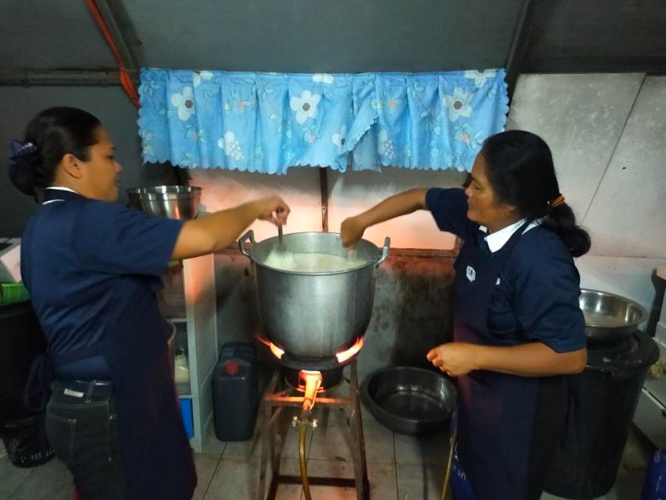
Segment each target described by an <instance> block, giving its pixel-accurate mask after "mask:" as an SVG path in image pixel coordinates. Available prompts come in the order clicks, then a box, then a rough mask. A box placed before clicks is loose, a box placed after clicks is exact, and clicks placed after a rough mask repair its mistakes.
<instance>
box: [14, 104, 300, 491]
mask: <svg viewBox="0 0 666 500" xmlns="http://www.w3.org/2000/svg"><path fill="white" fill-rule="evenodd" d="M11 147H12V153H11V156H10V162H9V171H10V177H11V180H12V182H13V183H14V184H15V185H16V187H17V188H18V189H20V190H21V191H22V192H23V193H25V194H27V195H30V196H34V197H35V198H41V200H42V207H41V208H40V209H39V211H38V212H37V214H36V215H34V216H33V217H32V218H31V219H30V221H29V222H28V225H27V227H26V228H25V232H24V234H23V238H22V242H21V243H22V245H21V270H22V274H23V280H24V282H25V285H26V287H27V288H28V290H29V291H30V295H31V299H32V305H33V308H34V309H35V312H36V313H37V316H38V318H39V321H40V323H41V326H42V330H43V332H44V335H45V337H46V339H47V342H48V352H49V361H50V364H51V365H52V368H53V369H54V371H55V374H54V375H55V381H54V382H53V384H52V385H51V389H52V391H51V397H50V400H49V401H48V405H47V408H46V425H47V433H48V436H49V439H50V441H51V444H52V446H53V447H54V449H55V452H56V455H57V456H58V457H59V458H60V459H61V460H62V461H63V462H64V463H65V464H66V465H67V466H68V468H69V469H70V470H71V472H72V474H73V476H74V481H75V485H76V488H77V491H78V494H79V498H81V500H101V499H108V500H121V499H128V500H149V499H155V500H187V499H189V498H191V497H192V494H193V492H194V489H195V486H196V473H195V469H194V462H193V456H192V450H191V449H190V447H189V442H188V439H187V436H186V433H185V429H184V425H183V422H182V417H181V415H180V407H179V404H178V401H177V396H176V388H175V385H174V380H173V375H172V373H171V368H170V359H169V353H168V350H167V340H168V330H167V325H166V323H165V321H164V319H163V318H162V316H161V315H160V312H159V310H158V306H157V300H156V295H155V292H156V291H157V290H158V289H159V288H160V287H161V286H162V282H161V276H162V273H163V272H164V270H165V269H166V267H167V265H168V262H169V261H170V260H172V259H187V258H190V257H195V256H199V255H204V254H208V253H212V252H215V251H217V250H219V249H222V248H225V247H227V246H228V245H230V244H231V243H233V241H234V240H236V238H237V237H238V236H239V235H240V234H241V232H242V231H243V230H244V229H245V228H246V227H247V226H248V225H250V224H251V223H252V222H253V221H254V220H255V219H264V220H267V221H271V222H273V223H275V224H284V223H285V222H286V219H287V216H288V214H289V207H288V206H287V205H286V204H285V203H284V201H282V200H281V199H280V198H279V197H270V198H265V199H261V200H257V201H253V202H250V203H246V204H243V205H240V206H238V207H236V208H232V209H229V210H223V211H220V212H215V213H213V214H210V215H207V216H205V217H201V218H198V219H195V220H189V221H182V220H172V219H164V218H160V217H155V216H153V215H150V214H146V213H143V212H139V211H136V210H133V209H129V208H125V207H123V206H121V205H119V204H117V203H113V202H114V201H116V199H117V197H118V177H119V173H120V171H121V167H120V165H119V164H118V162H117V161H116V159H115V156H114V146H113V142H112V141H111V138H110V137H109V134H108V133H107V131H106V130H105V129H104V127H103V126H102V124H101V123H100V122H99V120H98V119H97V118H95V117H94V116H92V115H90V114H89V113H87V112H85V111H82V110H79V109H74V108H51V109H47V110H45V111H43V112H41V113H39V114H38V115H37V116H36V117H35V118H34V119H33V120H32V121H31V122H30V124H29V125H28V128H27V132H26V135H25V138H24V140H23V141H13V142H12V145H11ZM42 368H44V366H42Z"/></svg>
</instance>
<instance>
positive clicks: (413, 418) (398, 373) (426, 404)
mask: <svg viewBox="0 0 666 500" xmlns="http://www.w3.org/2000/svg"><path fill="white" fill-rule="evenodd" d="M361 396H362V397H363V399H364V401H365V402H366V403H367V404H368V406H370V410H371V411H372V414H373V415H374V416H375V418H376V419H377V421H379V422H380V423H381V424H383V425H385V426H386V427H388V428H389V429H391V430H393V431H395V432H399V433H401V434H411V435H419V434H427V433H430V432H437V431H441V430H443V429H445V428H446V426H447V424H448V422H449V419H450V418H451V415H452V413H453V412H454V410H455V409H456V408H457V405H458V391H457V390H456V387H455V385H454V384H453V382H451V381H450V380H449V379H447V378H446V377H445V376H444V375H442V374H441V373H437V372H434V371H432V370H425V369H423V368H417V367H414V366H392V367H389V368H382V369H380V370H378V371H376V372H374V373H372V374H371V375H370V376H369V377H368V378H367V379H366V380H365V381H364V382H363V385H361Z"/></svg>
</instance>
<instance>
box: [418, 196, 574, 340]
mask: <svg viewBox="0 0 666 500" xmlns="http://www.w3.org/2000/svg"><path fill="white" fill-rule="evenodd" d="M426 205H427V207H428V209H429V210H430V212H431V213H432V215H433V218H434V219H435V222H436V223H437V227H438V228H439V229H440V230H441V231H446V232H449V233H453V234H455V235H456V236H458V237H460V238H461V239H462V240H463V241H464V242H465V244H481V241H482V240H483V239H484V238H485V236H486V233H485V232H484V231H482V230H481V228H480V226H479V224H478V223H476V222H473V221H470V220H469V219H468V218H467V197H466V196H465V193H464V191H463V190H462V189H440V188H432V189H429V190H428V192H427V193H426ZM491 258H492V257H491ZM579 295H580V276H579V274H578V270H577V269H576V266H575V265H574V262H573V258H572V256H571V254H570V253H569V251H568V249H567V248H566V246H565V245H564V242H563V241H562V240H561V239H560V237H559V236H557V234H555V233H553V232H552V231H549V230H547V229H545V228H543V227H541V226H538V225H537V226H536V227H534V228H532V229H529V230H528V231H526V232H524V233H523V234H522V236H521V237H520V240H519V242H518V244H517V245H516V247H515V248H514V249H513V251H512V253H511V256H510V257H509V259H508V261H507V263H506V264H505V266H504V269H503V270H502V272H501V274H500V277H499V280H498V283H497V284H496V286H495V290H494V292H493V295H492V297H491V303H490V310H489V311H487V315H488V316H487V318H488V319H487V326H488V331H489V334H490V335H491V336H492V338H493V340H496V341H497V344H498V345H517V344H521V343H525V342H530V341H539V342H543V343H544V344H546V345H548V346H549V347H551V348H552V349H553V350H554V351H556V352H570V351H576V350H578V349H582V348H584V347H585V345H586V338H585V319H584V317H583V313H582V311H581V309H580V306H579V303H578V297H579ZM479 313H480V314H484V312H483V311H480V312H479Z"/></svg>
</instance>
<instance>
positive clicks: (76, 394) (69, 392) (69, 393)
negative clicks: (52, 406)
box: [63, 387, 85, 399]
mask: <svg viewBox="0 0 666 500" xmlns="http://www.w3.org/2000/svg"><path fill="white" fill-rule="evenodd" d="M63 394H64V395H65V396H72V397H75V398H79V399H81V398H82V397H83V396H85V393H83V392H79V391H74V390H72V389H70V388H69V387H65V390H64V391H63Z"/></svg>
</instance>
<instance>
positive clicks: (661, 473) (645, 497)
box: [641, 450, 666, 500]
mask: <svg viewBox="0 0 666 500" xmlns="http://www.w3.org/2000/svg"><path fill="white" fill-rule="evenodd" d="M664 499H666V451H664V450H660V451H657V452H656V453H655V454H654V456H653V457H652V460H651V461H650V465H649V466H648V470H647V474H646V475H645V484H644V485H643V493H642V495H641V500H664Z"/></svg>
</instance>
